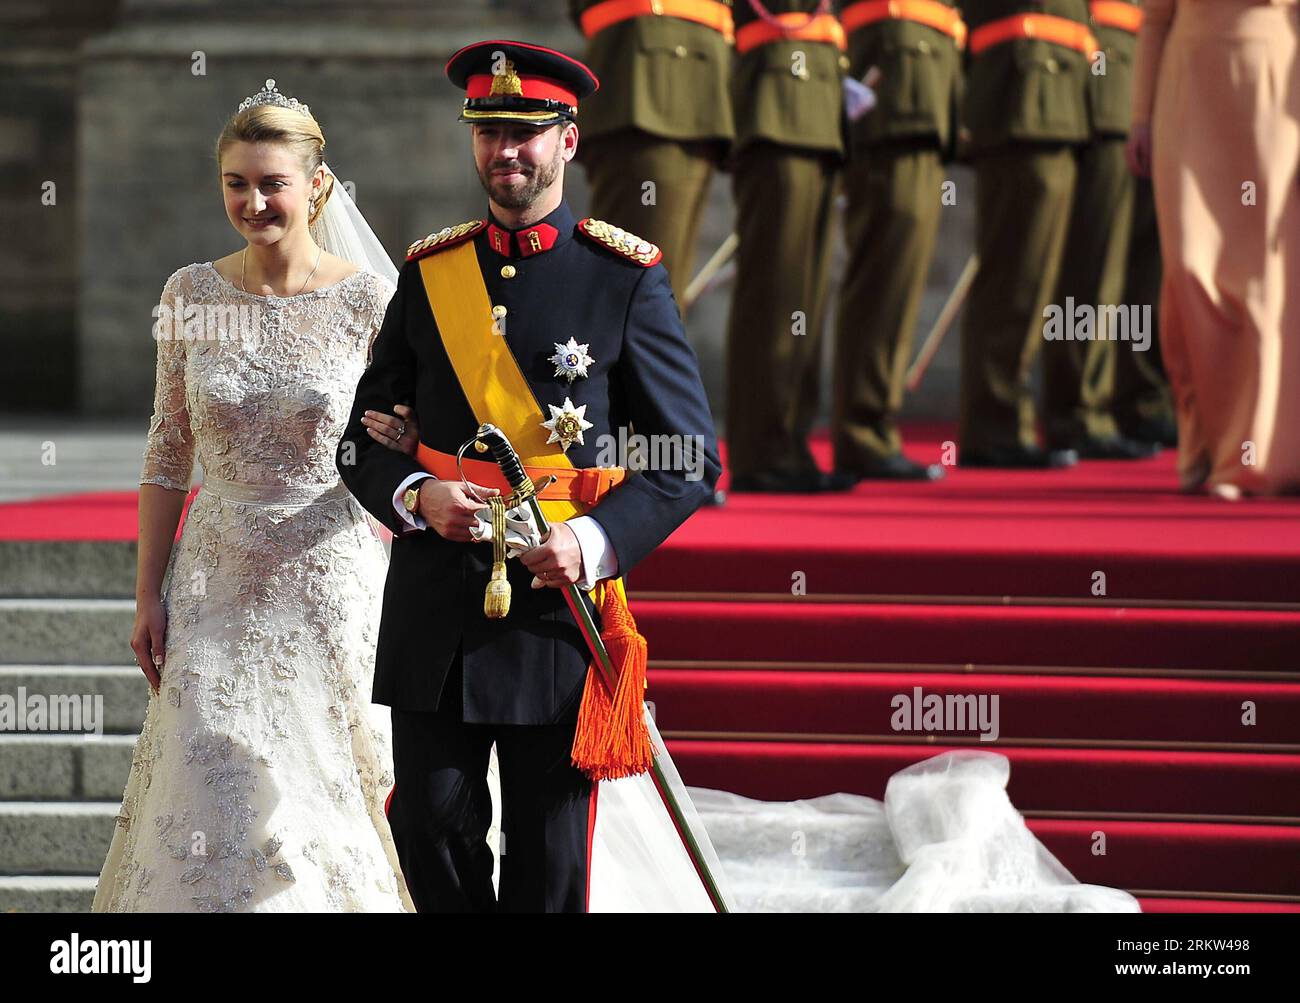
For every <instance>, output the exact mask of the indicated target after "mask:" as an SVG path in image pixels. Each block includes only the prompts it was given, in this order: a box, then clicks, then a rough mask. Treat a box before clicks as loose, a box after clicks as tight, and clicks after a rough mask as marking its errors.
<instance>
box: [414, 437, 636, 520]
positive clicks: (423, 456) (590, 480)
mask: <svg viewBox="0 0 1300 1003" xmlns="http://www.w3.org/2000/svg"><path fill="white" fill-rule="evenodd" d="M415 460H416V462H417V463H419V464H420V466H422V467H423V468H424V469H425V470H427V471H428V472H429V473H431V474H433V476H434V477H437V478H439V479H441V480H444V481H458V480H460V471H459V470H457V469H456V457H455V455H454V454H453V453H443V452H440V451H439V450H437V449H430V448H429V447H428V446H426V445H425V444H424V443H420V446H419V449H418V451H417V452H416V454H415ZM461 465H462V466H463V467H464V470H465V477H466V478H468V479H469V480H470V481H471V482H473V483H474V484H481V485H482V486H483V487H485V488H496V489H497V490H499V491H500V492H501V497H502V498H507V497H509V496H510V492H511V487H510V483H509V482H508V481H507V480H506V479H505V476H504V475H503V474H502V473H501V468H500V467H499V466H497V465H496V463H494V462H493V461H491V460H475V459H473V458H472V457H468V456H467V457H465V458H464V459H462V460H461ZM524 471H525V472H526V473H527V474H528V476H529V478H530V479H531V480H532V482H533V483H534V484H535V485H537V486H538V492H537V498H538V500H540V501H579V502H583V503H585V504H587V505H595V504H596V502H598V501H600V499H602V498H604V497H605V495H607V494H609V492H610V491H611V490H613V488H614V487H616V486H617V485H619V484H621V483H623V481H624V480H625V479H626V478H627V470H626V469H624V468H623V467H547V466H537V465H534V464H524ZM552 475H554V476H555V478H556V480H555V481H553V482H552V483H550V484H546V486H545V487H543V486H542V485H543V484H544V483H545V482H546V481H547V479H548V478H550V477H551V476H552Z"/></svg>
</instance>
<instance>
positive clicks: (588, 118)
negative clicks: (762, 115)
mask: <svg viewBox="0 0 1300 1003" xmlns="http://www.w3.org/2000/svg"><path fill="white" fill-rule="evenodd" d="M598 2H599V0H569V15H570V17H571V18H572V19H573V21H574V23H575V24H578V25H579V29H578V30H579V31H581V30H582V29H581V25H580V19H581V17H582V13H583V11H585V10H587V9H588V8H589V7H594V6H596V4H597V3H598ZM724 2H726V3H727V5H728V6H730V3H731V0H724ZM741 2H742V3H743V2H744V0H741ZM731 58H732V52H731V45H730V43H728V42H727V40H726V39H725V38H724V37H723V36H722V34H721V32H718V31H714V30H713V29H712V28H710V27H709V26H708V25H704V24H697V23H696V22H694V21H685V20H682V19H681V18H676V17H655V16H643V17H634V18H629V19H628V20H626V21H619V22H618V23H617V24H612V25H610V26H609V27H607V28H605V29H603V30H601V31H599V32H597V33H596V34H595V35H594V36H592V37H591V38H589V39H588V40H587V52H586V58H585V62H586V63H587V65H588V66H589V67H591V69H592V72H594V73H595V74H596V77H597V78H598V79H599V80H600V89H599V90H597V91H596V93H595V94H592V95H591V96H590V97H587V98H584V99H583V102H582V111H581V113H580V115H579V119H578V124H579V127H580V128H581V130H582V134H583V136H585V137H588V138H591V137H595V136H600V135H604V134H606V133H611V132H617V131H619V130H622V129H640V130H641V131H643V132H648V133H650V134H651V135H654V136H660V137H662V138H664V139H677V140H718V141H719V144H720V148H721V149H725V147H726V144H727V143H729V142H730V141H731V139H732V137H733V136H734V135H735V122H734V120H733V118H732V112H731V91H730V86H729V85H730V81H731Z"/></svg>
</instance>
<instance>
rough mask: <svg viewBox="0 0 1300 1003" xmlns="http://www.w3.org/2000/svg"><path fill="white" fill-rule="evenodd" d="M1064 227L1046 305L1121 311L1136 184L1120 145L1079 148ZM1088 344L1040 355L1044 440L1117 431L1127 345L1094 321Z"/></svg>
mask: <svg viewBox="0 0 1300 1003" xmlns="http://www.w3.org/2000/svg"><path fill="white" fill-rule="evenodd" d="M1077 163H1078V179H1077V181H1076V183H1075V189H1074V205H1073V207H1072V208H1071V211H1070V228H1069V231H1068V234H1067V236H1066V238H1065V252H1064V254H1063V255H1062V258H1061V275H1060V278H1059V280H1058V281H1057V284H1056V295H1055V297H1054V298H1053V300H1052V302H1053V303H1055V304H1057V305H1058V306H1060V307H1061V309H1062V310H1063V311H1065V310H1066V305H1067V302H1066V301H1067V297H1072V298H1073V302H1074V305H1075V306H1079V305H1083V304H1087V305H1089V306H1092V307H1094V308H1096V307H1101V306H1111V305H1114V306H1123V305H1124V299H1123V296H1124V271H1125V266H1126V265H1127V263H1128V260H1127V259H1128V246H1129V236H1130V234H1131V233H1132V220H1133V190H1134V178H1133V175H1131V174H1129V172H1128V166H1127V165H1126V164H1125V163H1124V140H1123V139H1122V138H1118V137H1116V138H1104V139H1098V140H1094V141H1093V142H1091V143H1089V144H1088V145H1086V146H1084V147H1081V148H1080V150H1079V154H1078V160H1077ZM1104 316H1105V315H1104V314H1103V313H1102V312H1101V311H1098V321H1099V323H1098V325H1097V327H1096V329H1094V331H1093V335H1094V340H1092V341H1049V342H1046V344H1045V346H1044V348H1043V426H1044V432H1045V433H1046V436H1047V441H1048V442H1049V443H1051V444H1053V445H1060V446H1069V445H1070V444H1071V443H1073V442H1078V441H1079V440H1081V439H1084V438H1100V439H1104V438H1109V437H1110V436H1113V435H1115V434H1117V433H1118V432H1119V428H1118V427H1117V426H1116V424H1115V419H1114V416H1113V413H1112V408H1113V406H1114V394H1115V368H1116V364H1117V361H1118V359H1117V357H1118V356H1119V355H1121V354H1133V348H1132V345H1131V343H1130V342H1117V341H1113V340H1111V335H1117V334H1118V332H1112V331H1109V330H1108V329H1106V328H1105V326H1104V325H1103V324H1102V323H1101V322H1100V321H1101V319H1102V317H1104Z"/></svg>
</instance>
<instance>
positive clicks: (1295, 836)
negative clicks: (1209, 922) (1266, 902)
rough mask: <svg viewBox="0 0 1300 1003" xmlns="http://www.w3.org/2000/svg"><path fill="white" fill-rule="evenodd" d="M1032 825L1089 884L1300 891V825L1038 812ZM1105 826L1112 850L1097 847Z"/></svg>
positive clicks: (1269, 892) (1263, 892) (1262, 892)
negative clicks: (1067, 816)
mask: <svg viewBox="0 0 1300 1003" xmlns="http://www.w3.org/2000/svg"><path fill="white" fill-rule="evenodd" d="M1013 780H1014V777H1013ZM1028 825H1029V828H1030V829H1031V830H1032V831H1033V833H1034V835H1035V836H1037V837H1038V838H1039V839H1040V840H1042V842H1043V845H1044V846H1046V847H1047V848H1048V849H1049V850H1051V851H1052V853H1053V854H1054V855H1055V856H1056V858H1057V859H1058V860H1059V861H1060V862H1061V863H1062V864H1064V865H1065V866H1066V868H1067V869H1068V870H1069V871H1070V873H1071V874H1073V875H1074V876H1075V878H1077V879H1078V880H1079V881H1082V882H1084V883H1086V884H1096V885H1110V886H1112V887H1115V888H1129V889H1139V890H1143V889H1159V890H1161V891H1179V890H1184V889H1186V890H1189V891H1190V890H1193V889H1194V890H1195V891H1199V892H1236V893H1239V894H1256V895H1289V896H1294V895H1300V868H1297V867H1296V861H1297V860H1300V826H1282V825H1223V824H1209V823H1202V822H1116V821H1106V822H1094V821H1089V820H1086V819H1084V820H1070V821H1062V820H1059V819H1030V820H1029V822H1028ZM1099 832H1101V833H1104V834H1105V837H1106V841H1105V850H1106V852H1105V854H1104V855H1103V854H1101V853H1098V852H1096V847H1098V846H1099V841H1098V839H1097V836H1096V834H1097V833H1099Z"/></svg>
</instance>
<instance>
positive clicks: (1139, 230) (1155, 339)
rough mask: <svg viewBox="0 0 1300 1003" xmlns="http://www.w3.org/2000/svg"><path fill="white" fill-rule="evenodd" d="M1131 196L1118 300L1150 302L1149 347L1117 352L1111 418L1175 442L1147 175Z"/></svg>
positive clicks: (1134, 433) (1129, 429)
mask: <svg viewBox="0 0 1300 1003" xmlns="http://www.w3.org/2000/svg"><path fill="white" fill-rule="evenodd" d="M1136 182H1137V184H1136V191H1135V193H1134V199H1133V236H1132V238H1131V239H1130V240H1129V246H1128V266H1127V275H1126V277H1125V286H1124V302H1125V303H1130V304H1133V305H1134V306H1138V307H1143V306H1150V307H1151V322H1152V324H1151V347H1150V348H1149V349H1148V350H1147V351H1145V352H1124V351H1121V352H1120V353H1119V358H1118V359H1116V360H1115V361H1116V365H1115V403H1114V409H1113V410H1114V415H1115V420H1116V421H1117V422H1119V427H1120V431H1121V432H1123V433H1124V434H1125V435H1126V436H1128V437H1129V438H1130V439H1134V440H1136V441H1138V442H1155V443H1159V444H1160V445H1162V446H1175V445H1177V444H1178V426H1177V425H1176V424H1175V422H1174V405H1173V398H1172V397H1171V396H1170V393H1169V381H1168V380H1167V379H1166V377H1165V370H1164V365H1163V364H1162V362H1161V356H1160V276H1161V262H1160V231H1159V229H1158V227H1157V226H1156V204H1155V197H1154V195H1153V193H1152V191H1151V179H1150V178H1137V179H1136Z"/></svg>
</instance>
